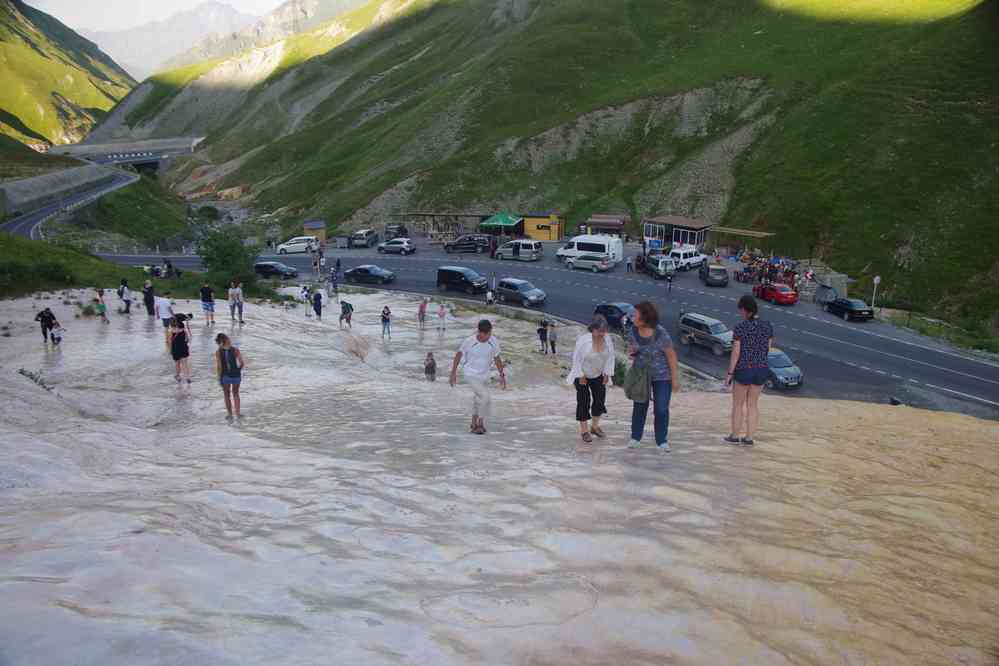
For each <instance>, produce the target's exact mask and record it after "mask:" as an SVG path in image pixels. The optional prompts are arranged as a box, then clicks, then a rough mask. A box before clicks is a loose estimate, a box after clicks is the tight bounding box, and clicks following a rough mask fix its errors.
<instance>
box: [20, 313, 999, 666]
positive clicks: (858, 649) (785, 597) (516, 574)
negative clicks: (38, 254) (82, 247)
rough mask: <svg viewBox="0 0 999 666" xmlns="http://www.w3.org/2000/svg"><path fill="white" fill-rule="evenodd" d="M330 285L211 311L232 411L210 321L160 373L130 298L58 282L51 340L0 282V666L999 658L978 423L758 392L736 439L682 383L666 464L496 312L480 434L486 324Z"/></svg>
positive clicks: (615, 407)
mask: <svg viewBox="0 0 999 666" xmlns="http://www.w3.org/2000/svg"><path fill="white" fill-rule="evenodd" d="M349 298H350V300H351V301H352V302H353V303H354V304H355V306H356V307H357V310H358V312H357V315H356V317H355V329H354V331H353V333H352V334H348V333H341V332H338V331H337V326H336V320H335V314H336V313H335V312H330V313H329V315H330V316H328V317H327V321H326V322H324V323H322V324H319V323H317V322H316V321H315V320H308V319H306V318H305V317H304V311H303V310H302V309H301V308H298V309H295V310H284V309H281V308H271V307H266V306H260V307H257V306H250V307H248V310H247V321H248V324H247V325H246V326H245V327H242V328H239V327H236V328H232V327H230V325H229V322H228V316H227V314H226V313H223V312H221V310H222V308H219V310H220V313H219V315H220V316H219V321H220V322H221V323H220V324H219V325H217V326H216V329H218V330H219V331H226V332H231V333H232V334H233V336H234V339H235V340H236V342H237V344H238V345H240V347H241V348H242V349H243V351H244V353H245V355H246V359H247V362H248V363H249V367H248V369H247V372H246V376H245V381H244V385H243V397H244V401H243V410H244V413H245V414H246V419H245V421H244V422H243V424H241V425H239V426H236V427H231V426H227V425H226V424H225V422H224V418H223V417H224V408H223V406H222V400H221V392H220V390H219V389H218V387H217V385H216V384H215V382H214V380H213V379H212V377H211V376H210V355H211V352H212V350H213V348H214V345H213V344H212V342H211V339H212V337H213V334H214V331H208V330H206V329H205V328H204V327H203V325H202V324H201V322H200V321H197V322H196V323H195V326H194V342H193V344H192V348H193V357H192V360H193V362H194V363H193V364H194V367H195V382H194V384H193V385H192V386H191V387H190V388H188V387H186V386H184V387H180V388H178V386H177V385H176V384H175V383H174V381H173V370H172V363H171V362H170V360H169V358H168V356H167V355H166V354H165V351H164V346H163V339H162V335H163V334H162V329H161V327H160V326H159V324H158V322H150V321H148V320H147V318H146V317H145V315H142V314H136V315H133V316H132V317H131V318H130V319H126V318H124V317H120V316H113V318H112V323H111V325H110V326H103V325H101V324H99V323H97V322H95V321H92V320H91V321H87V320H74V319H72V318H71V315H70V316H65V315H64V314H63V313H64V312H67V313H68V312H70V311H71V308H69V307H66V306H62V305H61V300H60V299H52V300H50V301H48V302H47V304H49V305H51V306H52V307H53V309H54V310H55V311H56V313H57V315H59V316H60V318H61V319H62V320H63V323H64V324H65V325H66V326H67V328H68V329H69V334H68V335H67V337H66V341H65V343H64V346H63V347H62V348H61V349H60V350H58V351H52V350H51V349H46V348H45V347H44V346H43V345H42V343H41V336H40V334H39V333H38V331H37V328H36V326H35V325H33V324H31V325H29V324H28V323H25V322H29V321H30V319H31V317H33V313H34V310H33V308H34V307H35V306H36V304H35V303H34V302H32V301H31V300H21V301H14V302H11V301H6V302H3V303H0V322H6V321H8V320H11V321H14V322H15V325H14V326H13V327H12V329H11V334H12V335H11V337H9V338H0V364H2V373H3V374H2V376H3V381H2V382H0V401H2V403H0V404H2V405H3V412H2V418H0V455H2V458H0V498H2V506H0V594H2V598H3V603H2V604H0V664H4V665H5V666H6V665H8V664H11V665H14V664H17V665H20V664H56V663H74V664H87V665H90V664H94V665H97V664H101V665H106V664H273V663H282V664H334V663H335V664H365V665H368V664H371V665H377V664H569V663H572V664H609V663H614V664H662V663H678V664H732V663H737V664H801V663H814V664H829V663H842V664H982V665H984V664H995V663H996V662H997V660H999V638H997V634H996V629H995V628H996V627H997V626H999V623H997V620H999V555H997V553H999V538H997V536H996V530H995V525H996V524H997V519H999V499H997V498H999V493H997V492H996V491H997V490H999V454H997V452H996V447H995V444H996V442H999V426H997V424H995V423H991V422H984V421H977V420H975V419H972V418H969V417H963V416H957V415H950V414H934V413H928V412H920V411H917V410H911V409H907V408H888V407H878V406H871V405H859V404H853V403H823V402H818V401H807V400H790V399H785V398H772V397H765V398H764V403H763V406H764V419H765V425H764V428H763V431H762V432H761V434H760V435H759V437H758V444H757V446H756V447H755V449H753V450H743V449H732V448H729V447H727V446H725V445H723V444H721V443H720V441H719V438H720V436H721V435H722V434H724V432H725V430H726V423H725V421H726V416H727V413H726V409H727V400H728V398H727V396H724V395H719V394H710V393H694V392H689V393H685V394H681V395H679V396H677V398H676V399H675V401H674V404H673V425H672V429H671V433H672V435H671V441H672V444H673V449H674V451H673V453H672V454H669V455H662V454H659V453H657V452H656V451H655V450H652V449H644V450H638V451H629V450H627V449H625V448H624V445H625V443H626V441H627V437H628V432H627V430H628V417H629V414H630V404H629V403H627V402H626V401H625V400H624V398H623V396H622V395H620V392H619V391H612V397H611V400H610V402H611V405H610V407H611V418H609V419H608V420H607V421H606V422H605V425H606V428H605V429H606V430H607V431H608V433H609V435H610V437H609V438H608V440H606V441H602V442H599V443H597V444H595V445H594V446H592V447H588V446H584V445H582V444H581V443H580V442H579V439H578V436H577V435H576V431H575V424H574V423H573V422H572V420H571V419H572V415H573V411H574V399H573V394H572V392H571V391H570V390H568V389H567V388H566V387H564V385H563V382H562V380H561V379H560V378H559V370H558V365H557V364H556V362H555V361H553V360H552V359H550V358H545V357H543V356H541V355H540V354H538V353H536V351H535V347H534V344H536V343H535V340H534V337H533V329H534V327H533V325H531V324H530V323H527V322H521V321H515V320H502V319H500V318H497V321H496V324H497V331H496V332H497V335H498V336H499V337H500V339H501V341H502V342H503V343H504V347H505V350H506V352H507V354H506V355H507V356H508V357H509V358H510V359H511V360H512V362H513V367H512V369H511V371H510V378H511V381H512V387H511V390H510V391H507V392H505V393H499V392H497V394H496V399H495V403H496V405H495V406H496V418H495V419H494V421H493V422H492V423H490V424H489V425H490V430H491V433H490V434H489V435H487V436H485V437H476V436H474V435H470V434H467V419H468V406H469V395H468V393H467V391H465V390H464V389H462V388H460V387H459V388H458V389H450V388H449V387H448V386H447V385H446V381H445V380H446V375H447V367H448V365H449V362H450V357H451V355H452V354H453V351H454V350H455V348H456V347H457V344H458V341H459V340H460V338H461V337H463V336H464V335H466V334H467V333H468V332H469V331H470V330H471V328H472V326H473V325H474V321H475V320H476V319H477V318H478V315H476V314H475V313H472V312H468V313H467V314H464V315H461V314H460V313H459V315H460V316H459V318H458V319H454V320H451V321H449V327H448V331H447V333H446V334H445V335H444V336H438V335H437V333H436V332H434V331H428V332H427V333H425V334H424V335H423V336H422V338H421V336H420V335H419V334H418V333H417V332H416V331H415V327H414V323H413V320H414V316H413V314H414V313H415V302H411V301H408V300H406V299H405V298H402V297H382V296H368V295H357V296H350V297H349ZM384 298H391V302H390V304H391V305H392V307H393V310H394V311H395V313H396V315H397V321H396V325H395V330H394V336H395V339H394V340H393V341H392V342H391V343H386V344H383V343H382V341H381V338H380V324H379V321H378V313H379V311H380V308H381V305H382V304H383V301H384ZM181 310H190V311H195V309H194V308H193V307H190V308H184V307H182V308H181ZM574 335H575V331H564V332H563V338H562V345H563V346H564V348H565V350H570V349H571V343H572V339H573V338H574ZM427 350H433V351H435V354H436V356H437V360H438V366H439V373H438V381H437V382H436V383H434V384H430V383H427V382H426V381H424V380H423V379H422V358H423V356H424V354H425V352H426V351H427ZM361 356H363V358H361ZM566 360H567V359H566V357H564V356H563V357H562V358H561V360H560V363H562V364H565V363H566ZM19 368H25V369H27V370H31V371H36V372H37V371H41V374H42V378H43V381H44V382H45V383H46V384H48V385H50V386H51V387H52V388H53V390H52V391H46V390H45V389H44V388H42V387H40V386H38V385H36V384H34V383H32V382H31V381H30V380H28V379H27V378H25V377H23V376H21V375H18V374H16V370H17V369H19ZM650 416H651V415H650ZM650 421H651V419H650ZM649 427H650V429H651V423H650V426H649Z"/></svg>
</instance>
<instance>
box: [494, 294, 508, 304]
mask: <svg viewBox="0 0 999 666" xmlns="http://www.w3.org/2000/svg"><path fill="white" fill-rule="evenodd" d="M496 300H497V301H499V302H500V303H506V296H504V295H503V294H500V295H499V296H497V297H496Z"/></svg>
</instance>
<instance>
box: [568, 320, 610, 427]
mask: <svg viewBox="0 0 999 666" xmlns="http://www.w3.org/2000/svg"><path fill="white" fill-rule="evenodd" d="M607 329H608V326H607V320H606V319H604V318H603V317H602V316H601V315H596V316H594V317H593V321H592V322H590V325H589V327H588V330H589V333H584V334H583V335H580V336H579V337H578V338H576V349H575V351H573V353H572V370H571V371H570V372H569V378H568V379H567V382H568V383H569V384H572V385H573V386H574V387H575V389H576V421H577V422H579V436H580V437H582V438H583V441H584V442H586V443H587V444H590V443H591V442H593V435H596V436H597V437H599V438H600V439H603V438H604V437H605V435H604V431H603V430H602V429H601V428H600V417H602V416H603V415H604V414H606V413H607V406H606V400H607V384H608V383H610V378H611V377H613V376H614V341H613V340H611V337H610V336H609V335H607Z"/></svg>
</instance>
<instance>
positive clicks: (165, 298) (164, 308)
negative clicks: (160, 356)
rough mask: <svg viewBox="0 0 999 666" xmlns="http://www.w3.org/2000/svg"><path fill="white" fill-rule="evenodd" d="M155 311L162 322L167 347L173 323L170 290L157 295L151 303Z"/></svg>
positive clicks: (168, 346)
mask: <svg viewBox="0 0 999 666" xmlns="http://www.w3.org/2000/svg"><path fill="white" fill-rule="evenodd" d="M153 309H154V310H155V311H156V318H157V319H159V320H160V321H161V322H163V331H164V333H165V335H166V345H167V349H169V348H170V326H171V325H172V324H173V317H174V311H173V303H171V302H170V292H169V291H167V292H165V293H164V294H163V295H162V296H157V297H156V299H155V302H154V304H153Z"/></svg>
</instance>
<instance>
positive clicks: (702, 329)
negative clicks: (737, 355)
mask: <svg viewBox="0 0 999 666" xmlns="http://www.w3.org/2000/svg"><path fill="white" fill-rule="evenodd" d="M680 343H681V344H684V345H689V344H696V345H702V346H704V347H708V348H709V349H710V350H711V351H712V352H713V353H714V355H715V356H722V355H724V354H725V352H730V351H732V331H730V330H729V328H728V326H726V325H725V324H723V323H721V322H720V321H718V320H717V319H712V318H711V317H708V316H705V315H701V314H696V313H693V312H688V313H686V314H683V315H681V316H680Z"/></svg>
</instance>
